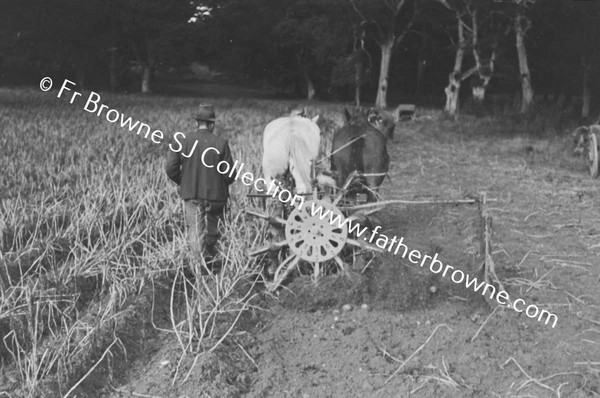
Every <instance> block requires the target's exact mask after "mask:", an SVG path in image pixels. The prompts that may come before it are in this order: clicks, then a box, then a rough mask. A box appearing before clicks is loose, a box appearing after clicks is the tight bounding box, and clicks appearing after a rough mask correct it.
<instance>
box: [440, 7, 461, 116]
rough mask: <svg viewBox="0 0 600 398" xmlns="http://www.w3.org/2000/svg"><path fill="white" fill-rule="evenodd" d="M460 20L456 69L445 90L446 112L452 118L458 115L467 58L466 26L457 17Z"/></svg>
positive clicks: (458, 17) (449, 77) (455, 60)
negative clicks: (463, 67)
mask: <svg viewBox="0 0 600 398" xmlns="http://www.w3.org/2000/svg"><path fill="white" fill-rule="evenodd" d="M457 19H458V46H457V48H456V56H455V58H454V69H453V70H452V73H450V75H449V76H448V86H446V89H445V90H444V91H445V92H446V106H445V107H444V110H445V111H446V113H447V114H449V115H451V116H456V115H457V114H458V94H459V91H460V83H461V81H462V76H461V75H462V65H463V58H464V57H465V34H464V26H463V23H462V21H461V19H460V16H459V15H457Z"/></svg>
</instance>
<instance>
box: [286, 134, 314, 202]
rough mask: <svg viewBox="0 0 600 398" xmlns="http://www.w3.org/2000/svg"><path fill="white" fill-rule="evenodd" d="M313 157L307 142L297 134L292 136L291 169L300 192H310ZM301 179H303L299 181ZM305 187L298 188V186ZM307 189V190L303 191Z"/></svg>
mask: <svg viewBox="0 0 600 398" xmlns="http://www.w3.org/2000/svg"><path fill="white" fill-rule="evenodd" d="M311 161H312V159H311V157H310V150H309V148H308V145H307V144H306V142H305V141H304V140H303V139H302V138H300V137H298V136H297V135H296V134H291V137H290V171H291V173H292V176H293V177H294V180H296V181H295V183H296V184H295V185H296V190H297V191H298V193H309V192H310V190H311V186H312V183H311V177H310V170H311ZM298 179H300V180H301V181H297V180H298ZM299 187H300V188H303V189H298V188H299ZM303 191H305V192H303Z"/></svg>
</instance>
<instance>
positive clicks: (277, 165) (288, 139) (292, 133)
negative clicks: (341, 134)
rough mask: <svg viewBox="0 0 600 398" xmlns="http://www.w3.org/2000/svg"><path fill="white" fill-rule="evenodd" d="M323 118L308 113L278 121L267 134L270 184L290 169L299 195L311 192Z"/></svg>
mask: <svg viewBox="0 0 600 398" xmlns="http://www.w3.org/2000/svg"><path fill="white" fill-rule="evenodd" d="M318 120H319V116H318V115H317V116H315V117H314V118H312V119H309V118H306V117H304V111H302V112H292V113H291V115H290V116H285V117H281V118H279V119H275V120H273V121H272V122H270V123H269V124H267V126H266V127H265V130H264V133H263V159H262V166H263V173H264V177H265V180H266V181H267V185H270V184H271V181H273V179H275V178H276V177H277V176H279V175H283V174H285V172H286V171H287V170H288V169H289V170H290V173H291V174H292V177H294V182H295V185H296V193H298V194H303V193H310V192H311V191H312V184H311V176H310V174H311V161H312V160H316V159H317V156H318V155H319V146H320V144H321V129H320V128H319V126H318V125H317V121H318Z"/></svg>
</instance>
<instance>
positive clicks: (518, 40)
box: [514, 0, 535, 113]
mask: <svg viewBox="0 0 600 398" xmlns="http://www.w3.org/2000/svg"><path fill="white" fill-rule="evenodd" d="M534 3H535V0H514V4H515V6H516V15H515V16H514V30H515V46H516V49H517V56H518V59H519V80H520V81H521V107H520V109H519V112H520V113H527V112H529V110H530V109H531V105H532V104H533V86H532V84H531V73H530V71H529V62H528V60H527V49H526V47H525V39H526V37H527V33H528V32H529V29H530V28H531V20H530V19H529V17H528V16H527V9H528V7H530V6H532V5H533V4H534Z"/></svg>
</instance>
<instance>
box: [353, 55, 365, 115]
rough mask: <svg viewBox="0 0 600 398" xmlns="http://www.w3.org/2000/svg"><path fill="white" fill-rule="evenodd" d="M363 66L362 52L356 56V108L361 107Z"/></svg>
mask: <svg viewBox="0 0 600 398" xmlns="http://www.w3.org/2000/svg"><path fill="white" fill-rule="evenodd" d="M362 74H363V65H362V60H361V59H360V52H359V51H356V52H355V54H354V102H355V103H356V107H357V108H358V107H360V88H361V86H362Z"/></svg>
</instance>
